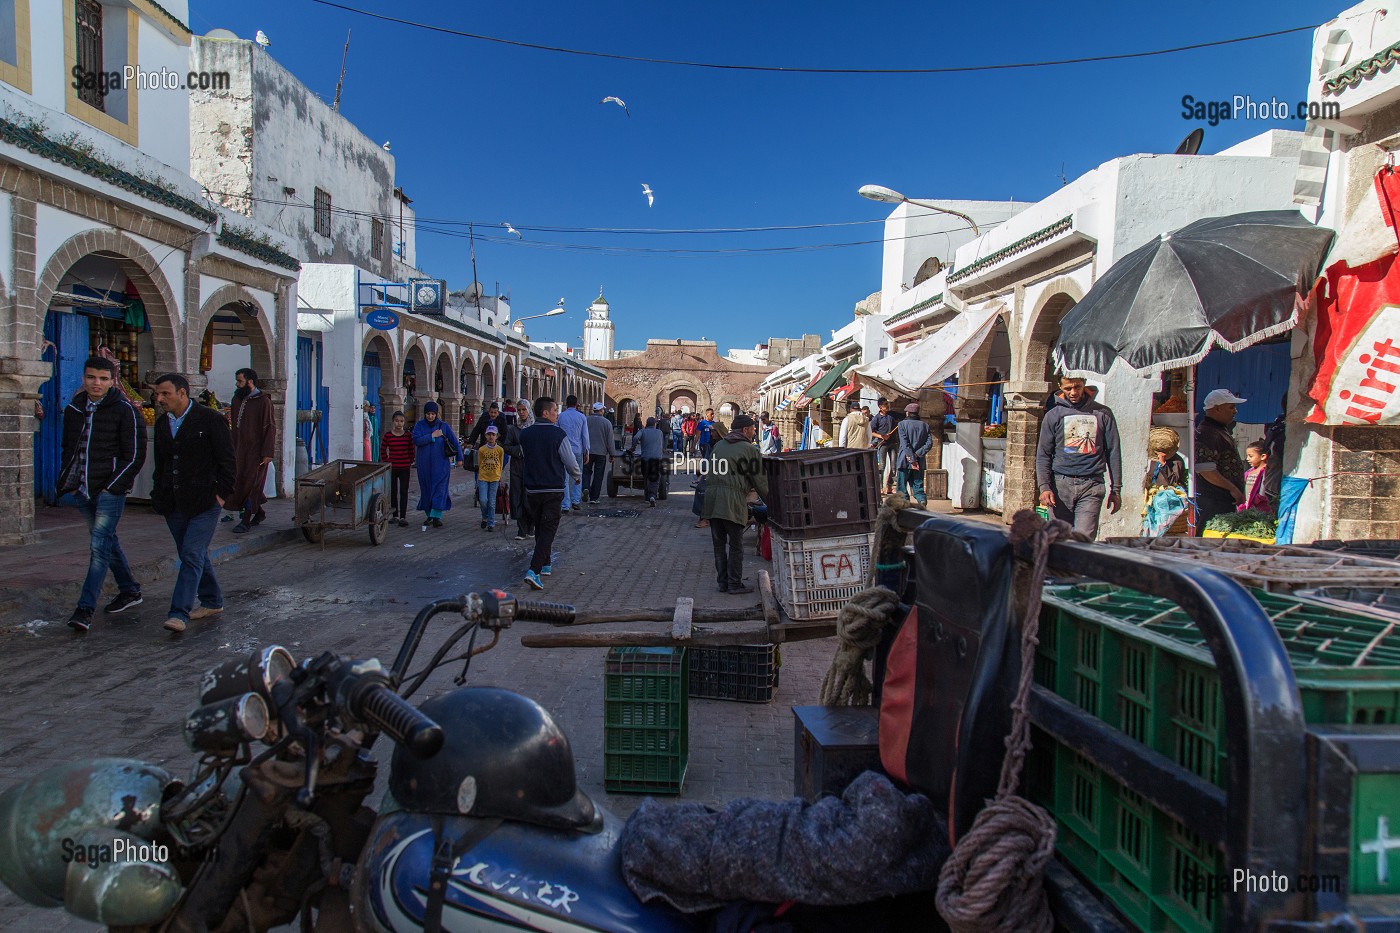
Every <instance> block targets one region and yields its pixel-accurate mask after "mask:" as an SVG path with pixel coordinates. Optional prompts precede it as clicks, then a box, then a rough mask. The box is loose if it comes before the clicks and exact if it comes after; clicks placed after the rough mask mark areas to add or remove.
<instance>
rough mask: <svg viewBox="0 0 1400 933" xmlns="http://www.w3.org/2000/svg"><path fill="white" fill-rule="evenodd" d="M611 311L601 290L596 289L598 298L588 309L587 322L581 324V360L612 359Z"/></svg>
mask: <svg viewBox="0 0 1400 933" xmlns="http://www.w3.org/2000/svg"><path fill="white" fill-rule="evenodd" d="M611 313H612V312H611V309H610V308H609V307H608V303H607V301H606V300H605V299H604V298H603V289H602V288H601V287H600V288H599V289H598V297H597V298H596V299H595V300H594V302H593V304H592V305H590V306H589V308H588V320H586V321H584V322H583V358H584V359H585V360H610V359H612V358H613V322H612V321H611V320H609V315H610V314H611Z"/></svg>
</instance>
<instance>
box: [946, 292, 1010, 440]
mask: <svg viewBox="0 0 1400 933" xmlns="http://www.w3.org/2000/svg"><path fill="white" fill-rule="evenodd" d="M1003 347H1004V348H1005V354H1004V355H1005V356H1007V357H1008V359H1007V361H1006V362H1005V363H1004V364H1002V365H1000V366H998V374H999V377H1000V379H1001V380H1002V384H1001V385H999V386H997V385H992V384H991V379H992V372H991V367H992V363H993V361H994V359H1000V357H1001V356H1002V355H1003V353H1002V348H1003ZM1010 352H1011V312H1010V311H1009V310H1002V311H1001V312H1000V313H998V314H997V316H996V322H995V323H994V324H993V325H992V329H991V330H990V331H989V332H988V333H987V336H986V337H985V338H983V340H982V344H981V345H980V346H979V347H978V348H977V350H976V351H975V352H974V353H973V354H972V357H971V358H970V359H969V360H968V361H967V362H966V363H964V364H963V367H962V369H960V370H958V383H959V385H970V386H971V388H970V389H969V390H968V391H966V392H964V391H962V390H959V391H958V398H957V404H956V407H955V411H956V413H957V418H958V420H959V421H982V420H983V419H985V418H986V417H987V415H988V412H989V411H990V410H991V401H992V396H994V395H1001V394H1003V393H1004V391H1005V388H1006V386H1005V382H1006V380H1008V379H1010V378H1011V363H1010V359H1009V357H1010Z"/></svg>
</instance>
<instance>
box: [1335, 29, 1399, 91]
mask: <svg viewBox="0 0 1400 933" xmlns="http://www.w3.org/2000/svg"><path fill="white" fill-rule="evenodd" d="M1396 62H1400V42H1397V43H1395V44H1394V45H1392V46H1391V47H1390V48H1388V49H1383V50H1381V51H1379V52H1377V53H1376V54H1375V55H1372V56H1371V57H1370V58H1368V59H1366V60H1365V61H1362V62H1357V63H1356V64H1355V65H1352V66H1351V67H1350V68H1348V69H1347V70H1346V71H1343V72H1341V73H1340V74H1338V75H1337V76H1336V77H1333V78H1328V79H1327V80H1326V81H1323V82H1322V93H1323V94H1340V93H1342V91H1345V90H1346V89H1347V88H1351V87H1356V86H1357V85H1358V84H1360V83H1361V82H1362V81H1366V80H1368V79H1370V78H1374V77H1375V76H1376V75H1378V74H1382V73H1384V72H1387V71H1389V70H1390V69H1392V68H1394V67H1395V63H1396Z"/></svg>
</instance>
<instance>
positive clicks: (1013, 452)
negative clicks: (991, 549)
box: [1002, 283, 1077, 522]
mask: <svg viewBox="0 0 1400 933" xmlns="http://www.w3.org/2000/svg"><path fill="white" fill-rule="evenodd" d="M1071 284H1072V283H1071ZM1054 287H1055V286H1054V285H1053V284H1052V286H1051V288H1054ZM1076 301H1077V299H1076V297H1075V296H1074V295H1073V294H1071V293H1069V291H1068V290H1062V291H1054V292H1051V293H1050V294H1049V297H1047V298H1046V299H1045V300H1044V301H1043V302H1042V303H1041V305H1040V310H1039V311H1038V312H1037V313H1036V315H1035V317H1034V318H1033V319H1032V321H1031V326H1030V334H1029V336H1028V337H1027V338H1026V342H1025V349H1024V351H1023V355H1022V359H1021V361H1020V363H1021V365H1020V367H1019V372H1018V373H1016V374H1014V375H1015V376H1016V380H1015V381H1016V382H1017V383H1019V384H1020V388H1019V390H1018V391H1019V392H1020V394H1022V395H1030V396H1033V397H1036V398H1038V397H1040V396H1042V395H1043V394H1045V393H1048V392H1049V391H1050V390H1051V387H1052V385H1053V383H1054V380H1055V369H1054V363H1053V360H1052V358H1051V350H1052V349H1053V347H1054V345H1055V340H1056V338H1057V337H1058V336H1059V333H1060V321H1061V320H1062V319H1063V318H1064V316H1065V314H1067V313H1068V312H1069V310H1070V309H1071V308H1073V307H1074V305H1075V303H1076ZM1014 366H1015V362H1014V360H1013V367H1014ZM1044 415H1045V408H1044V406H1043V405H1040V404H1038V403H1033V404H1025V403H1020V404H1018V405H1017V407H1014V408H1012V407H1009V406H1008V409H1007V412H1006V483H1005V493H1004V497H1003V508H1002V516H1003V517H1004V518H1005V519H1006V520H1007V521H1008V522H1009V521H1010V520H1011V516H1012V515H1014V514H1015V513H1016V511H1017V510H1018V509H1023V508H1029V507H1031V506H1032V505H1033V504H1034V503H1035V499H1036V481H1035V456H1036V446H1037V442H1038V440H1039V436H1040V421H1041V419H1042V417H1044Z"/></svg>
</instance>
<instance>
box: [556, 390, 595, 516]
mask: <svg viewBox="0 0 1400 933" xmlns="http://www.w3.org/2000/svg"><path fill="white" fill-rule="evenodd" d="M557 422H558V425H559V427H560V429H561V430H563V432H564V434H565V436H566V437H568V439H569V447H570V449H572V450H573V453H574V460H575V461H576V462H577V463H583V462H585V460H586V459H587V457H588V449H589V448H588V418H587V417H585V416H584V414H583V412H582V411H580V410H579V407H578V396H577V395H570V396H569V397H568V398H566V399H564V410H563V411H561V412H560V413H559V417H558V419H557ZM582 506H583V480H582V474H580V475H579V476H578V477H577V478H575V477H570V479H569V482H568V485H567V486H565V488H564V499H563V501H562V502H561V504H560V510H561V511H563V512H567V511H569V510H570V509H572V510H573V511H575V512H577V511H580V510H581V508H582Z"/></svg>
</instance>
